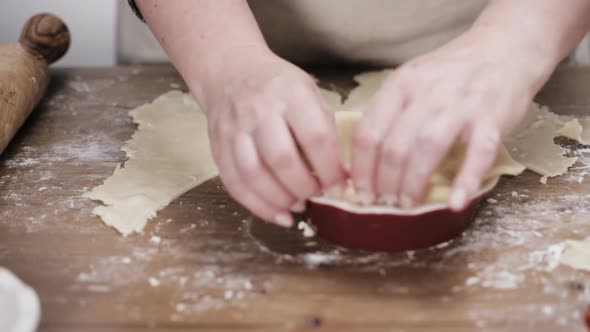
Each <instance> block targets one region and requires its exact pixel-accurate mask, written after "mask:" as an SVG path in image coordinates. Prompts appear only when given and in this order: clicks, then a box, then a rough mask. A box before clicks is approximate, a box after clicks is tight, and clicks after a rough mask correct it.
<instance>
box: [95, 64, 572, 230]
mask: <svg viewBox="0 0 590 332" xmlns="http://www.w3.org/2000/svg"><path fill="white" fill-rule="evenodd" d="M386 74H387V71H378V72H369V73H364V74H361V75H359V76H357V77H356V78H355V79H356V80H357V81H358V82H359V86H358V87H357V88H355V89H353V90H352V91H351V92H350V94H349V97H348V99H347V100H346V102H344V103H342V101H341V98H340V95H338V94H337V93H334V92H330V91H327V90H322V91H321V93H322V96H323V97H324V98H325V99H326V102H327V103H328V104H329V105H330V106H331V107H332V109H333V110H334V111H335V112H336V119H337V122H338V124H339V128H340V132H341V137H344V136H347V137H349V136H350V132H351V131H352V128H353V126H354V123H355V122H356V121H357V120H358V118H359V116H360V113H358V112H361V111H362V110H363V109H364V108H365V106H366V104H367V102H368V100H369V98H370V97H371V96H372V95H373V94H374V93H375V91H376V90H377V89H378V88H379V87H380V86H381V83H382V81H383V79H384V78H385V76H386ZM341 113H342V114H341ZM345 113H355V114H345ZM130 115H131V117H132V118H133V121H134V122H135V123H137V125H138V129H137V131H136V133H135V134H134V135H133V137H132V138H131V140H129V141H128V142H127V143H125V145H124V146H123V148H122V150H123V151H125V153H126V154H127V157H128V158H129V159H128V160H127V161H126V162H125V163H124V165H120V166H118V167H117V168H116V169H115V171H114V173H113V175H112V176H111V177H109V178H108V179H106V181H105V182H104V184H102V185H100V186H98V187H96V188H94V189H93V190H92V191H91V192H90V193H88V194H87V195H86V197H88V198H91V199H93V200H97V201H101V202H102V203H103V204H104V206H98V207H97V208H95V209H94V211H93V212H94V213H95V214H96V215H98V216H100V217H101V219H102V220H103V221H104V222H105V223H106V224H107V225H109V226H112V227H114V228H115V229H116V230H118V231H119V232H121V233H122V234H123V235H129V234H131V233H134V232H141V231H142V230H143V228H144V227H145V225H146V223H147V220H148V219H150V218H153V217H154V216H155V215H156V213H157V211H158V210H160V209H162V208H163V207H165V206H166V205H168V204H169V203H170V202H171V201H172V200H174V199H175V198H177V197H178V196H180V195H182V194H183V193H184V192H186V191H188V190H190V189H192V188H194V187H196V186H198V185H199V184H201V183H203V182H205V181H207V180H209V179H211V178H213V177H215V176H216V175H217V174H218V172H217V168H216V166H215V163H214V161H213V158H212V156H211V153H210V150H209V139H208V136H207V122H206V118H205V115H204V114H203V113H202V112H201V110H200V109H199V106H198V104H197V103H196V102H195V101H194V100H193V99H192V98H191V97H190V95H188V94H183V93H181V92H179V91H172V92H168V93H166V94H164V95H162V96H160V97H158V98H157V99H156V100H155V101H154V102H153V103H151V104H147V105H144V106H141V107H139V108H137V109H135V110H132V111H131V112H130ZM556 118H557V119H556ZM554 121H555V122H554ZM557 121H561V120H560V119H559V118H558V117H557V116H556V115H555V114H553V113H550V112H549V111H548V110H546V109H544V108H540V107H539V106H538V105H536V104H533V105H532V106H531V111H530V112H529V114H528V115H527V119H525V121H524V122H523V124H521V126H520V127H519V128H517V130H516V131H515V133H514V134H513V135H512V136H511V137H509V139H508V140H507V146H508V148H509V150H508V151H507V150H505V149H501V151H500V154H499V155H498V158H497V160H496V164H495V167H494V168H493V169H492V170H491V171H490V173H489V174H488V175H489V177H488V179H491V178H493V177H495V176H499V175H501V174H518V173H520V172H521V171H522V170H523V169H524V167H523V166H522V165H520V163H522V164H524V165H525V166H527V167H528V168H530V169H532V170H534V171H536V172H538V173H540V174H541V175H546V176H554V175H557V174H560V172H561V173H563V172H565V171H566V170H567V167H569V166H570V165H571V164H573V162H575V160H574V159H573V158H565V157H563V152H562V151H561V148H559V146H557V145H555V144H554V143H553V137H554V136H555V135H556V132H557V130H558V129H560V128H561V127H562V125H563V123H562V122H563V121H561V122H559V125H558V124H557ZM347 144H348V143H347V142H346V140H345V143H344V149H345V152H346V151H348V149H347ZM509 153H510V155H512V157H514V159H515V160H516V162H515V161H514V160H512V158H510V155H509ZM346 154H348V152H346ZM463 154H464V148H463V147H461V146H456V147H455V148H453V149H452V151H451V153H450V154H449V158H447V159H446V160H445V162H444V163H443V164H442V166H441V168H440V170H439V172H438V173H437V174H436V175H435V176H434V177H433V180H432V187H431V190H430V194H429V198H428V200H427V203H431V202H438V201H445V199H446V195H448V188H449V184H450V183H451V179H452V177H453V176H454V174H455V172H456V170H457V167H458V165H460V162H461V160H462V158H463Z"/></svg>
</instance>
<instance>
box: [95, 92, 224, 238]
mask: <svg viewBox="0 0 590 332" xmlns="http://www.w3.org/2000/svg"><path fill="white" fill-rule="evenodd" d="M129 114H130V115H131V117H132V118H133V121H134V122H135V123H137V126H138V127H137V131H136V132H135V134H134V135H133V137H131V140H129V141H128V142H127V143H125V145H124V146H123V148H122V150H123V151H125V153H126V155H127V157H128V158H129V159H128V160H127V161H126V162H125V164H124V165H120V166H118V167H117V168H116V169H115V172H114V173H113V175H112V176H111V177H109V178H108V179H106V181H105V182H104V184H102V185H100V186H98V187H96V188H94V189H93V190H92V191H91V192H90V193H89V194H87V195H86V197H88V198H91V199H93V200H98V201H101V202H103V204H104V206H98V207H96V208H95V209H94V211H93V212H94V214H96V215H98V216H100V217H101V219H102V220H103V221H104V223H105V224H107V225H109V226H111V227H114V228H115V229H116V230H118V231H119V232H121V234H123V235H129V234H131V233H133V232H141V231H142V230H143V228H144V227H145V225H146V222H147V220H148V219H150V218H153V217H155V216H156V212H157V211H158V210H160V209H162V208H163V207H165V206H166V205H168V204H169V203H170V202H171V201H172V200H174V199H175V198H177V197H178V196H180V195H182V194H183V193H185V192H186V191H188V190H190V189H191V188H194V187H195V186H198V185H199V184H201V183H203V182H205V181H207V180H209V179H211V178H213V177H215V176H216V175H217V174H218V172H217V167H216V166H215V163H214V162H213V158H212V156H211V153H210V150H209V137H208V136H207V121H206V118H205V115H204V114H203V113H202V112H201V111H200V109H199V106H198V105H197V104H196V103H195V101H194V100H193V99H192V98H191V97H190V95H188V94H184V93H182V92H180V91H172V92H168V93H166V94H164V95H162V96H160V97H158V98H157V99H156V100H155V101H154V102H153V103H151V104H148V105H144V106H141V107H139V108H137V109H135V110H133V111H131V112H130V113H129Z"/></svg>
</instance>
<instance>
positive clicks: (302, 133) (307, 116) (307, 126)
mask: <svg viewBox="0 0 590 332" xmlns="http://www.w3.org/2000/svg"><path fill="white" fill-rule="evenodd" d="M290 107H294V108H296V109H297V111H295V112H287V113H286V114H287V115H286V120H287V123H288V125H289V127H290V128H291V129H292V131H293V134H294V136H295V139H296V141H297V142H298V143H299V145H300V147H301V149H302V151H303V153H304V155H305V157H306V158H307V160H308V161H309V163H310V164H311V168H312V170H313V171H314V172H315V174H316V175H317V177H318V179H319V182H320V185H321V187H322V189H323V190H324V192H326V193H328V194H330V195H332V196H341V195H342V193H343V191H344V188H345V179H346V169H345V167H344V164H343V162H342V160H343V158H342V152H341V150H340V146H339V142H338V132H337V130H336V125H335V122H334V118H333V117H334V114H333V113H332V112H329V110H327V109H325V108H323V107H325V106H324V103H323V101H321V100H319V98H317V96H316V97H314V98H313V99H312V100H307V99H306V100H303V99H299V102H298V103H297V102H295V103H293V104H292V105H290Z"/></svg>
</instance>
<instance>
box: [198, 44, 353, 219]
mask: <svg viewBox="0 0 590 332" xmlns="http://www.w3.org/2000/svg"><path fill="white" fill-rule="evenodd" d="M232 53H233V54H234V55H228V56H227V58H226V59H227V60H226V62H225V65H224V66H223V68H222V70H221V71H220V72H219V73H217V74H216V75H213V76H214V77H215V78H214V79H212V80H211V82H209V84H208V85H207V87H206V90H203V91H200V92H199V94H200V95H198V96H197V98H198V99H199V100H200V101H201V106H202V107H203V108H204V110H205V112H206V114H207V117H208V123H209V136H210V139H211V146H212V151H213V156H214V158H215V161H216V162H217V165H218V167H219V171H220V175H221V179H222V181H223V183H224V185H225V186H226V188H227V190H228V191H229V193H230V194H231V195H232V196H233V197H234V198H235V199H236V200H237V201H238V202H240V203H241V204H242V205H244V206H245V207H246V208H248V209H249V210H250V211H251V212H253V213H254V214H256V215H258V216H259V217H261V218H262V219H265V220H267V221H272V222H274V223H276V224H279V225H281V226H285V227H288V226H291V225H292V223H293V220H292V217H291V215H290V213H289V209H292V210H294V211H297V212H301V211H302V210H303V208H304V206H303V202H304V201H305V200H306V199H307V198H309V197H310V196H312V195H315V194H318V193H319V192H320V191H325V192H329V193H332V194H338V192H340V191H342V190H343V189H344V184H345V176H346V171H345V169H344V166H343V163H342V156H341V153H340V149H339V146H338V137H337V131H336V126H335V121H334V116H333V114H332V111H331V110H330V109H329V108H328V106H327V105H326V103H325V101H324V100H323V99H322V97H321V95H320V93H319V90H318V88H317V86H316V84H315V82H314V80H313V78H312V77H310V76H309V75H307V74H306V73H305V72H304V71H302V70H301V69H299V68H297V67H296V66H294V65H292V64H290V63H288V62H286V61H284V60H282V59H280V58H279V57H277V56H275V55H274V54H272V53H271V52H270V51H266V50H259V49H255V48H243V49H239V50H232ZM235 54H238V56H235ZM304 156H305V157H304ZM310 168H311V169H310ZM312 170H313V172H312Z"/></svg>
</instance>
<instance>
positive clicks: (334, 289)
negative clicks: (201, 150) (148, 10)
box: [0, 66, 590, 332]
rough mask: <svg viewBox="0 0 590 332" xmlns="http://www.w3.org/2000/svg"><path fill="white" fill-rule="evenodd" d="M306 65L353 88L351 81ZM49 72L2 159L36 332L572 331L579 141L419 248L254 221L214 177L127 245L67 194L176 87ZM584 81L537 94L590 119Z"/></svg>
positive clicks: (583, 216)
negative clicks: (571, 243) (468, 220)
mask: <svg viewBox="0 0 590 332" xmlns="http://www.w3.org/2000/svg"><path fill="white" fill-rule="evenodd" d="M316 72H317V71H316ZM319 72H321V73H323V74H321V75H320V76H321V77H323V78H324V79H323V81H322V83H323V85H324V86H329V87H332V88H335V89H337V90H339V91H346V90H347V89H349V88H350V87H351V86H352V82H351V80H350V78H351V76H350V73H351V71H341V70H335V69H332V70H319ZM53 74H54V79H53V82H52V84H51V86H50V91H49V93H48V95H47V97H46V98H45V100H44V101H43V103H42V105H41V106H40V107H39V108H38V109H37V110H36V111H35V113H34V115H33V116H32V117H31V118H30V119H29V121H28V122H27V124H26V125H25V126H24V127H23V128H22V130H21V131H20V132H19V134H18V136H17V137H16V138H15V140H14V141H13V142H12V143H11V145H10V147H9V148H8V150H7V151H6V152H5V153H4V154H3V155H2V156H1V160H0V265H1V266H5V267H7V268H9V269H11V270H13V271H14V272H15V273H16V274H17V275H18V276H19V277H20V278H22V279H23V280H24V281H25V282H26V283H28V284H30V285H31V286H32V287H33V288H34V289H35V290H36V291H37V292H38V294H39V296H40V299H41V302H42V310H43V314H42V322H41V327H40V331H47V332H49V331H52V332H53V331H94V332H98V331H100V332H102V331H115V332H132V331H133V332H135V331H144V330H150V331H195V330H198V331H246V330H248V331H307V330H319V331H375V332H377V331H379V332H381V331H584V327H583V323H582V318H581V317H582V316H583V313H584V312H585V310H586V307H587V306H588V304H589V303H590V278H589V275H588V274H586V273H583V272H577V271H573V270H571V269H569V268H567V267H561V266H557V264H556V262H557V258H558V257H559V251H560V249H561V247H560V243H561V241H562V240H564V239H567V238H576V239H580V238H584V237H585V235H586V234H589V231H590V184H588V181H587V180H586V181H584V176H585V172H587V171H588V167H586V166H587V165H586V164H585V162H588V160H590V153H588V151H585V150H584V148H583V147H577V152H576V151H573V152H572V153H577V154H578V155H580V156H581V159H582V162H580V163H579V164H578V165H576V167H577V168H575V169H573V170H572V171H570V172H569V173H568V174H566V175H564V176H561V177H559V178H556V179H550V180H549V183H548V184H546V185H543V184H541V183H540V182H539V176H537V175H535V174H533V173H530V172H527V173H525V174H524V175H522V176H519V177H516V178H509V179H504V180H502V181H501V183H500V185H499V186H498V187H497V188H496V189H495V190H494V192H493V193H492V195H491V198H492V199H491V200H489V201H488V202H486V203H485V204H484V205H483V207H482V209H481V211H480V213H479V214H478V217H477V220H476V222H475V223H474V225H473V227H471V228H470V229H469V230H468V231H467V232H466V233H465V234H463V235H462V236H461V237H460V238H458V239H456V240H454V241H452V242H450V243H446V244H444V245H441V246H438V247H436V248H431V249H427V250H422V251H417V252H405V253H398V254H382V253H377V254H375V253H363V252H358V251H352V250H345V249H342V248H338V247H336V246H333V245H331V244H329V243H325V242H323V241H321V240H320V239H316V238H312V239H308V238H303V237H302V236H301V235H300V234H299V233H298V232H297V231H295V230H281V229H278V228H275V227H272V226H269V225H266V224H264V223H262V222H260V221H258V220H256V219H255V218H253V217H252V216H250V215H249V214H248V213H246V212H245V211H244V210H243V209H242V208H240V207H239V206H238V205H236V204H235V203H234V202H233V201H232V200H231V199H230V198H229V197H228V196H227V194H226V193H225V192H224V191H223V190H222V188H221V185H220V182H219V181H218V180H217V179H214V180H211V181H209V182H207V183H206V184H204V185H202V186H200V187H198V188H196V189H194V190H191V191H190V192H188V193H187V194H185V195H183V196H182V197H180V198H179V199H177V200H176V201H174V202H173V203H172V204H171V205H170V206H168V207H167V208H166V209H164V210H163V211H161V212H160V213H159V214H158V216H157V217H156V218H155V219H153V220H152V221H150V223H149V224H148V226H147V228H146V229H145V232H144V233H143V234H137V235H133V236H129V237H127V238H124V237H122V236H120V235H119V234H117V233H116V232H115V231H114V230H113V229H111V228H109V227H106V226H105V225H103V224H102V223H101V222H100V221H99V220H98V218H96V217H94V216H93V215H92V214H91V210H92V209H93V208H94V207H95V206H96V205H97V204H96V203H95V202H92V201H89V200H87V199H85V198H83V197H82V195H83V194H84V193H85V192H87V191H88V190H89V189H91V188H92V187H94V186H96V185H98V184H100V183H101V182H102V181H103V180H104V179H105V178H106V177H108V176H110V175H111V173H112V171H113V169H114V167H115V166H116V165H117V164H119V163H121V162H122V161H124V158H125V156H124V154H123V153H122V152H120V147H121V145H122V144H123V142H124V141H125V140H127V139H129V137H130V136H131V135H132V134H133V132H134V130H135V128H134V125H133V123H132V122H131V119H130V118H129V117H128V115H127V113H128V110H129V109H132V108H134V107H136V106H138V105H141V104H143V103H146V102H148V101H151V100H153V99H154V98H155V97H156V96H158V95H159V94H162V93H164V92H166V91H168V90H170V89H178V88H180V89H184V88H185V86H184V84H183V83H182V81H181V80H180V77H179V76H178V75H177V73H176V72H175V71H174V70H173V69H172V67H169V66H154V67H118V68H96V69H65V70H57V71H54V73H53ZM589 85H590V68H564V69H560V70H559V71H558V72H557V73H556V74H555V75H554V77H553V78H552V80H551V81H550V83H548V84H547V86H546V88H545V89H544V90H543V91H542V92H541V93H540V94H539V96H538V98H537V100H538V101H540V102H541V103H544V104H547V105H549V106H550V107H551V108H552V110H553V111H555V112H558V113H564V114H578V115H583V114H588V115H590V93H589V90H588V86H589ZM0 314H1V313H0Z"/></svg>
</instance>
